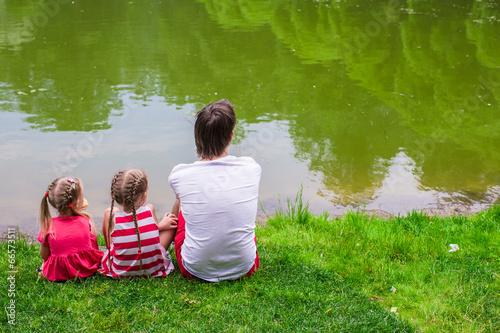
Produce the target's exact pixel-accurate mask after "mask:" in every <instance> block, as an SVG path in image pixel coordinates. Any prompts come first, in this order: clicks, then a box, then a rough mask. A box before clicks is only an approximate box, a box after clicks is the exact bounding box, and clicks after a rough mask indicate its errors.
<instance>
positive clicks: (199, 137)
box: [194, 99, 236, 160]
mask: <svg viewBox="0 0 500 333" xmlns="http://www.w3.org/2000/svg"><path fill="white" fill-rule="evenodd" d="M235 125H236V114H235V113H234V107H233V105H232V104H231V103H229V101H228V100H227V99H223V100H220V101H218V102H215V103H212V104H209V105H207V106H205V107H204V108H203V109H202V110H201V111H198V112H197V113H196V122H195V124H194V141H195V143H196V152H197V154H198V157H201V158H202V159H209V160H211V159H212V158H214V157H217V156H220V155H222V153H224V150H225V149H226V147H227V146H228V145H229V143H230V142H231V133H232V131H233V130H234V126H235Z"/></svg>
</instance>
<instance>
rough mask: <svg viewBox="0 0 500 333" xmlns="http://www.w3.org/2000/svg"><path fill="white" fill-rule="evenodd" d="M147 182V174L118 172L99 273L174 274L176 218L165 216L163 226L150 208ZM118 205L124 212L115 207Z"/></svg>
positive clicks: (106, 219) (107, 214)
mask: <svg viewBox="0 0 500 333" xmlns="http://www.w3.org/2000/svg"><path fill="white" fill-rule="evenodd" d="M147 190H148V178H147V176H146V174H145V173H144V171H142V170H137V169H127V170H122V171H119V172H118V173H117V174H116V175H115V176H114V178H113V181H112V183H111V207H110V208H108V209H107V210H106V212H105V214H104V220H103V224H102V231H103V234H104V238H105V241H106V247H107V250H106V253H105V254H104V257H103V258H102V262H101V263H102V269H101V270H100V272H101V273H102V274H104V275H106V276H109V277H112V278H122V277H134V276H143V277H146V276H151V277H156V276H167V275H168V274H170V272H172V271H173V270H174V266H173V264H172V261H171V260H170V258H169V257H170V256H169V255H167V251H166V250H167V249H168V247H169V246H170V244H171V242H172V240H173V238H174V236H175V230H176V228H177V217H176V216H175V215H174V214H169V213H167V214H165V216H164V217H163V219H162V220H161V222H160V223H158V219H157V218H156V214H155V209H154V207H153V205H151V204H147V203H146V200H147ZM115 202H116V203H117V204H118V205H119V206H120V208H121V209H118V208H116V207H114V203H115Z"/></svg>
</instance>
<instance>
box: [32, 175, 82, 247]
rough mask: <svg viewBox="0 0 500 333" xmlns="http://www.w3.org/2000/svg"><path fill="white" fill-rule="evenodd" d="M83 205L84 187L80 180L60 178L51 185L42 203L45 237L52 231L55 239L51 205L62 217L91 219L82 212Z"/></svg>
mask: <svg viewBox="0 0 500 333" xmlns="http://www.w3.org/2000/svg"><path fill="white" fill-rule="evenodd" d="M82 203H83V186H82V182H81V181H80V180H79V179H78V178H72V177H60V178H57V179H56V180H54V181H53V182H52V183H50V185H49V186H48V187H47V192H45V195H44V196H43V198H42V202H41V203H40V226H41V230H42V231H43V236H44V237H45V235H47V233H48V232H49V231H50V232H51V233H52V234H53V236H54V237H55V230H54V225H53V222H52V216H51V214H50V209H49V204H50V205H51V206H52V207H54V208H55V209H56V210H57V211H58V213H59V215H60V216H66V215H78V216H86V217H88V218H90V216H89V215H88V214H86V213H83V212H81V211H80V210H81V209H82V207H81V205H82Z"/></svg>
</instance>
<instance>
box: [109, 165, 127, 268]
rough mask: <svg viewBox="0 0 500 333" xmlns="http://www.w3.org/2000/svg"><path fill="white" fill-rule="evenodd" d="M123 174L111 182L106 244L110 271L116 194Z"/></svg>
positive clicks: (117, 175) (121, 172)
mask: <svg viewBox="0 0 500 333" xmlns="http://www.w3.org/2000/svg"><path fill="white" fill-rule="evenodd" d="M122 174H123V171H120V172H118V173H117V174H116V175H115V176H114V177H113V180H112V181H111V208H110V210H109V221H108V241H107V244H106V247H107V249H108V261H109V269H110V271H112V270H113V267H112V264H111V227H112V225H113V209H114V207H115V197H116V192H115V186H116V182H117V181H118V179H119V178H120V177H121V175H122Z"/></svg>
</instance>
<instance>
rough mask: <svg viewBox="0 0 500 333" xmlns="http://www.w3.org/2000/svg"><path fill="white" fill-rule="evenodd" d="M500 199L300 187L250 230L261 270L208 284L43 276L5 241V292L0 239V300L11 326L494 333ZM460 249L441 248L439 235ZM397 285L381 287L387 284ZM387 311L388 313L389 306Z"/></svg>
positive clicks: (28, 248)
mask: <svg viewBox="0 0 500 333" xmlns="http://www.w3.org/2000/svg"><path fill="white" fill-rule="evenodd" d="M499 220H500V206H493V207H491V208H490V209H489V210H488V211H485V212H481V213H478V214H476V215H473V216H469V217H450V218H439V217H429V216H427V215H425V214H422V213H418V212H413V213H411V214H409V215H407V216H400V217H395V218H393V219H389V220H386V219H379V218H377V217H368V216H367V215H366V214H363V213H362V212H357V213H354V212H352V213H348V214H346V215H345V216H343V217H342V218H340V219H333V220H332V219H329V218H328V216H327V215H325V214H324V215H313V214H311V213H309V211H308V207H307V204H303V203H302V200H301V198H300V196H298V197H297V199H296V200H295V201H289V202H288V207H287V208H286V209H285V210H281V211H278V212H277V213H276V214H275V216H273V217H270V218H269V220H268V221H267V224H266V226H262V227H258V228H257V236H258V250H259V255H260V257H261V269H260V270H259V271H258V273H257V274H256V275H255V276H253V277H251V278H249V279H246V278H245V279H242V280H239V281H233V282H221V283H216V284H211V283H204V282H200V281H188V280H185V279H183V278H182V277H181V276H180V273H179V271H178V270H176V271H174V272H173V273H172V274H171V275H169V276H168V277H166V278H156V279H133V280H119V281H115V280H111V279H109V278H105V277H103V276H100V275H97V276H93V277H90V278H88V279H85V280H81V281H70V282H67V283H51V282H48V281H47V280H44V279H41V278H39V277H38V275H37V274H36V272H35V269H36V268H37V267H38V266H39V265H40V264H41V259H40V258H39V255H38V246H37V245H30V244H28V242H27V241H26V240H22V239H21V240H18V241H17V242H16V243H15V250H16V264H17V267H18V273H16V274H15V279H16V288H15V294H16V295H15V297H8V296H7V291H8V289H9V284H8V282H7V279H6V277H7V276H8V275H7V273H6V272H7V271H9V268H8V262H7V259H8V248H7V243H3V244H1V245H0V269H1V271H2V277H1V280H0V289H1V290H2V297H1V300H2V307H3V308H5V306H7V304H8V302H10V299H15V301H16V318H15V322H16V325H15V326H13V325H10V324H9V323H8V318H7V316H6V315H3V316H2V317H1V318H0V328H2V329H6V330H9V329H12V330H13V331H19V332H30V331H43V332H45V331H47V332H59V331H61V332H67V331H71V332H77V331H87V332H94V331H109V332H124V331H127V332H153V331H154V332H159V331H162V332H325V331H331V332H415V331H416V332H498V328H499V327H500V275H499V274H500V224H499ZM450 243H455V244H458V245H459V246H460V250H459V251H457V252H453V253H450V252H448V250H449V244H450ZM392 286H394V287H395V288H396V291H395V292H391V291H390V290H391V287H392ZM391 308H396V309H393V310H396V311H397V312H391V311H390V310H391Z"/></svg>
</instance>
